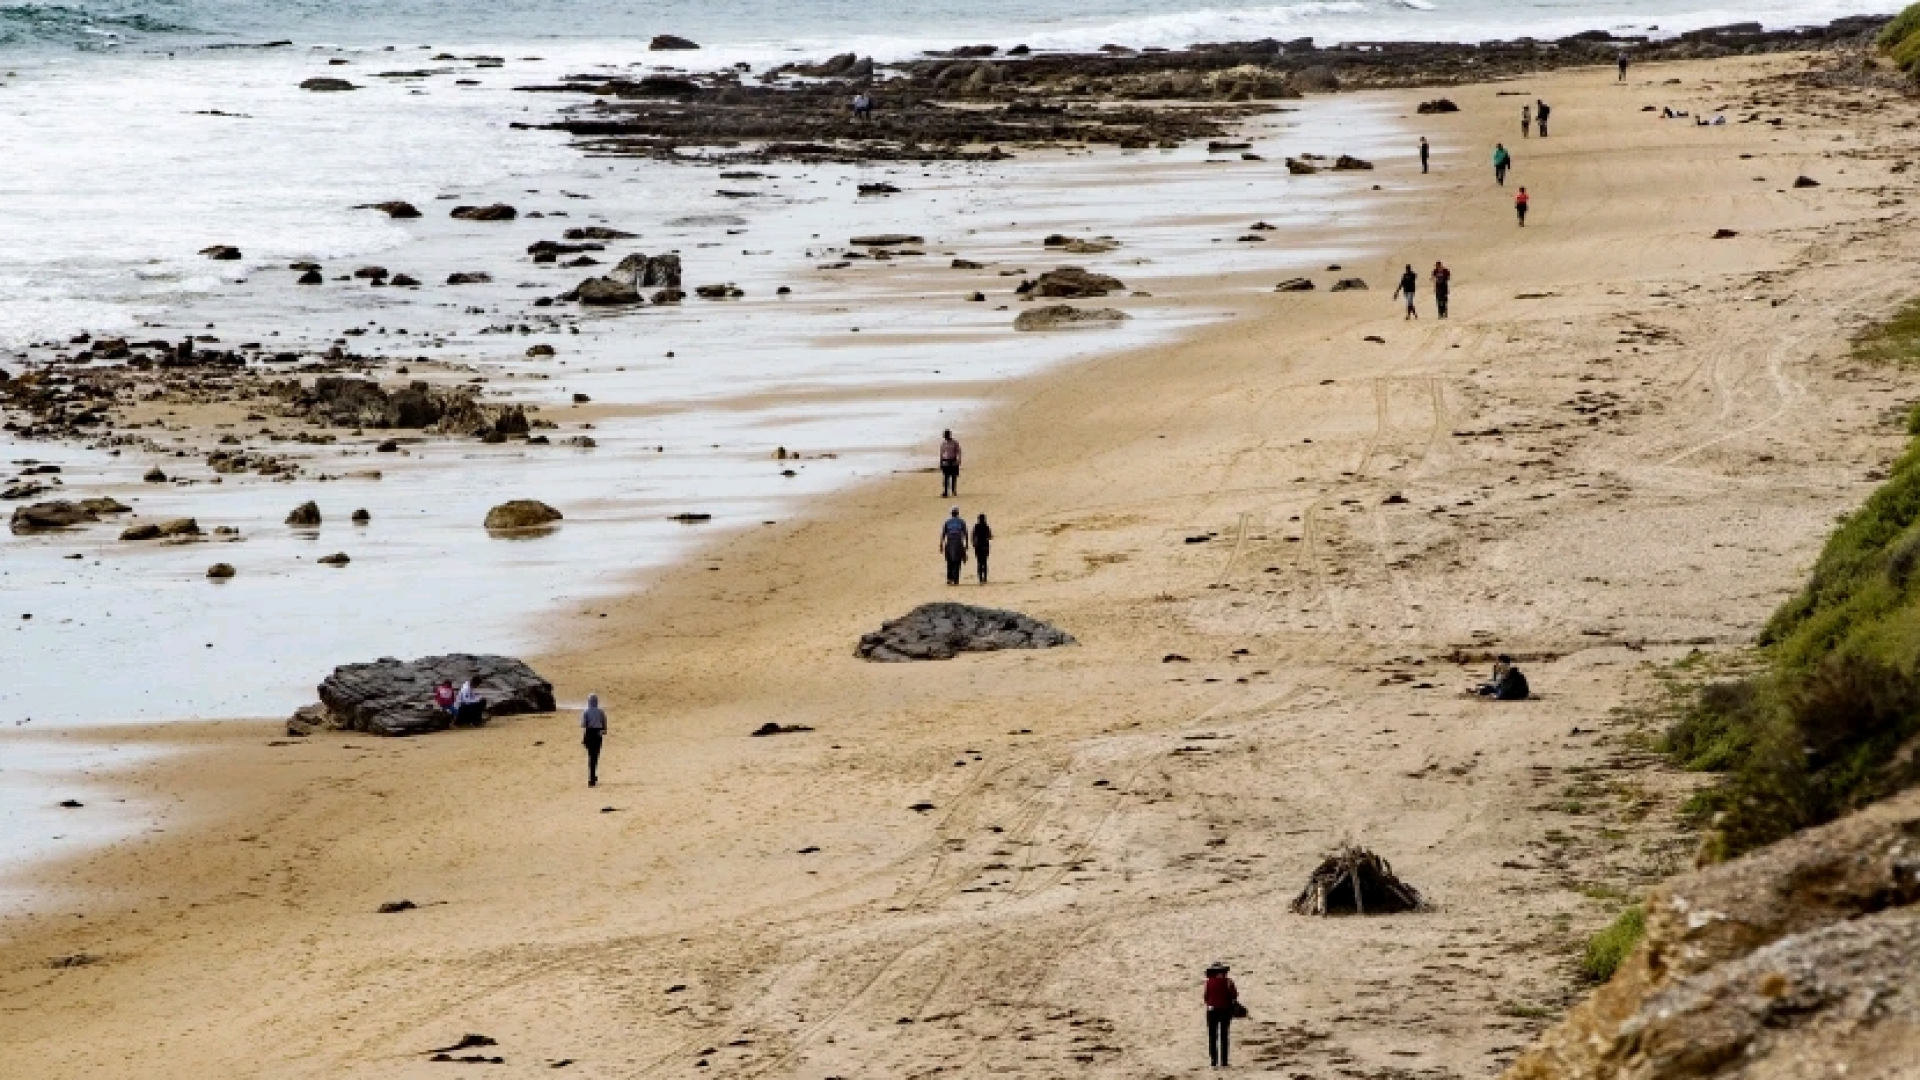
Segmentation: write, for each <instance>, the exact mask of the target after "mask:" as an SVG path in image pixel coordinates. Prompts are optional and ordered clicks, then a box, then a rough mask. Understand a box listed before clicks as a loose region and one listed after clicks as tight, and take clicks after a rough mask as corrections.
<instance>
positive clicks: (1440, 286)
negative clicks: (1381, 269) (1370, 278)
mask: <svg viewBox="0 0 1920 1080" xmlns="http://www.w3.org/2000/svg"><path fill="white" fill-rule="evenodd" d="M1428 277H1429V278H1431V279H1432V281H1433V302H1434V310H1435V313H1436V314H1437V315H1438V316H1439V317H1440V318H1442V319H1444V318H1446V317H1447V297H1448V294H1449V293H1451V292H1452V290H1453V271H1451V270H1449V269H1447V264H1446V263H1443V262H1438V261H1436V262H1435V263H1434V264H1433V272H1432V273H1431V274H1429V275H1428ZM1419 291H1420V275H1419V274H1417V273H1415V272H1414V269H1413V264H1412V263H1408V264H1407V268H1406V270H1404V271H1402V272H1401V274H1400V284H1399V286H1398V287H1397V288H1395V289H1394V290H1393V295H1394V298H1395V299H1398V298H1400V297H1402V296H1404V297H1406V298H1407V314H1406V318H1408V319H1417V318H1419V317H1420V309H1419V308H1418V307H1416V306H1415V305H1414V297H1415V295H1416V294H1417V293H1418V292H1419Z"/></svg>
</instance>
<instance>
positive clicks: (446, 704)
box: [433, 679, 453, 716]
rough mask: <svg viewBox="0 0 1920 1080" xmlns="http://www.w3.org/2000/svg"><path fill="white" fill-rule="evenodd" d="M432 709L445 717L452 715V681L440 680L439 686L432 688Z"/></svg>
mask: <svg viewBox="0 0 1920 1080" xmlns="http://www.w3.org/2000/svg"><path fill="white" fill-rule="evenodd" d="M433 707H434V708H436V709H439V710H440V711H441V712H443V713H446V714H447V715H449V716H451V715H453V681H452V680H451V679H441V680H440V685H439V686H436V687H434V688H433Z"/></svg>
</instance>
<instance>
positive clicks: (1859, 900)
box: [1505, 790, 1920, 1080]
mask: <svg viewBox="0 0 1920 1080" xmlns="http://www.w3.org/2000/svg"><path fill="white" fill-rule="evenodd" d="M1646 926H1647V930H1646V937H1645V939H1644V940H1643V942H1642V943H1641V945H1640V947H1639V949H1638V950H1637V951H1635V953H1634V954H1633V955H1632V956H1631V957H1630V958H1628V960H1627V961H1626V963H1625V964H1623V965H1622V966H1621V968H1620V970H1619V972H1618V973H1616V974H1615V975H1614V977H1613V979H1612V981H1610V982H1608V983H1607V984H1606V985H1605V986H1603V987H1601V988H1600V989H1599V990H1597V991H1595V992H1594V994H1593V996H1592V997H1591V998H1590V999H1588V1000H1587V1001H1586V1002H1583V1003H1582V1004H1580V1005H1578V1006H1576V1007H1575V1008H1574V1010H1573V1011H1572V1012H1571V1013H1569V1014H1568V1015H1567V1018H1566V1019H1565V1020H1564V1021H1562V1022H1561V1023H1560V1024H1559V1025H1558V1026H1557V1027H1555V1028H1554V1029H1552V1030H1550V1031H1549V1032H1548V1033H1547V1034H1546V1035H1544V1036H1542V1038H1541V1040H1540V1042H1539V1043H1538V1044H1537V1045H1536V1046H1535V1047H1534V1048H1533V1049H1531V1050H1529V1051H1528V1052H1527V1053H1526V1054H1525V1055H1523V1056H1522V1057H1521V1058H1520V1060H1519V1061H1517V1062H1515V1063H1514V1065H1513V1067H1512V1068H1511V1069H1509V1070H1508V1071H1507V1073H1506V1074H1505V1075H1506V1080H1681V1078H1689V1080H1691V1078H1696V1077H1728V1078H1732V1077H1736V1076H1738V1077H1754V1078H1758V1077H1791V1076H1813V1075H1821V1076H1843V1075H1844V1076H1892V1075H1897V1074H1899V1073H1898V1070H1893V1069H1891V1068H1890V1065H1889V1063H1892V1062H1906V1063H1908V1064H1909V1065H1910V1064H1911V1063H1912V1062H1914V1061H1920V977H1916V976H1915V974H1914V973H1915V972H1916V971H1920V790H1912V791H1908V792H1905V793H1903V794H1900V795H1896V796H1894V797H1892V798H1890V799H1887V800H1885V801H1883V802H1881V803H1878V804H1876V805H1874V806H1870V807H1868V808H1867V809H1865V810H1862V811H1860V812H1859V813H1856V814H1854V815H1853V816H1851V817H1847V818H1843V819H1841V820H1840V821H1836V822H1834V823H1832V824H1830V825H1825V826H1821V827H1820V828H1817V829H1810V830H1807V831H1806V832H1803V833H1800V834H1799V835H1797V836H1794V837H1792V838H1789V839H1787V840H1783V841H1780V842H1779V843H1777V844H1774V845H1772V846H1771V847H1766V848H1762V849H1760V850H1759V851H1756V852H1753V853H1751V854H1749V855H1747V856H1745V857H1743V858H1740V859H1737V860H1735V861H1733V862H1729V863H1725V864H1723V865H1720V866H1715V867H1712V868H1709V869H1706V870H1701V871H1697V872H1695V873H1692V874H1687V875H1684V876H1682V877H1679V878H1676V879H1674V880H1673V881H1670V882H1668V883H1666V884H1664V885H1661V886H1659V887H1657V888H1655V889H1654V890H1653V891H1652V893H1651V894H1649V896H1648V897H1647V902H1646Z"/></svg>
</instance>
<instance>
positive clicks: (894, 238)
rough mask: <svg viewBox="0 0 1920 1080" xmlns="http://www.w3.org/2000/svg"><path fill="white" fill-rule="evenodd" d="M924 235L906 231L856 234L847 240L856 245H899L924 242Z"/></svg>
mask: <svg viewBox="0 0 1920 1080" xmlns="http://www.w3.org/2000/svg"><path fill="white" fill-rule="evenodd" d="M926 242H927V241H926V238H925V237H920V236H912V235H909V234H907V233H876V234H874V235H872V236H856V237H854V238H853V239H851V240H849V241H847V243H849V244H853V245H854V246H856V247H900V246H901V245H903V244H924V243H926Z"/></svg>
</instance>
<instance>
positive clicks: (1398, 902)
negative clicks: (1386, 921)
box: [1293, 845, 1424, 915]
mask: <svg viewBox="0 0 1920 1080" xmlns="http://www.w3.org/2000/svg"><path fill="white" fill-rule="evenodd" d="M1423 905H1424V901H1423V900H1421V898H1420V890H1419V889H1416V888H1414V887H1413V886H1411V885H1409V884H1407V883H1406V882H1404V881H1401V880H1400V879H1399V878H1397V877H1395V876H1394V873H1393V867H1391V866H1388V865H1387V860H1385V859H1383V858H1381V857H1380V856H1378V855H1375V854H1374V853H1373V852H1371V851H1368V850H1367V849H1366V848H1361V847H1352V846H1350V845H1342V846H1341V848H1340V850H1338V851H1336V852H1334V853H1333V854H1331V855H1329V856H1327V857H1326V859H1325V860H1323V861H1322V862H1321V863H1320V865H1319V867H1317V868H1316V869H1315V870H1314V871H1313V876H1312V877H1310V878H1308V879H1307V887H1306V888H1304V889H1302V890H1300V895H1299V896H1296V897H1294V900H1293V910H1294V911H1295V912H1297V913H1299V914H1301V915H1392V914H1396V913H1398V912H1402V911H1418V910H1420V908H1421V907H1422V906H1423Z"/></svg>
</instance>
